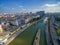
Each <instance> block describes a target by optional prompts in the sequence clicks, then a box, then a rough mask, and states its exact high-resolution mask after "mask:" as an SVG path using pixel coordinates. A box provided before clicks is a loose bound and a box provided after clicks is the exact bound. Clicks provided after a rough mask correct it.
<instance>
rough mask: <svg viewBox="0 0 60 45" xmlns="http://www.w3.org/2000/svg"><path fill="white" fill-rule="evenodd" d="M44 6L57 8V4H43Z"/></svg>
mask: <svg viewBox="0 0 60 45" xmlns="http://www.w3.org/2000/svg"><path fill="white" fill-rule="evenodd" d="M45 6H47V7H54V6H58V5H57V4H45Z"/></svg>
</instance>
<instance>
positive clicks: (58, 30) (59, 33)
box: [57, 28, 60, 36]
mask: <svg viewBox="0 0 60 45" xmlns="http://www.w3.org/2000/svg"><path fill="white" fill-rule="evenodd" d="M57 34H58V36H60V28H58V29H57Z"/></svg>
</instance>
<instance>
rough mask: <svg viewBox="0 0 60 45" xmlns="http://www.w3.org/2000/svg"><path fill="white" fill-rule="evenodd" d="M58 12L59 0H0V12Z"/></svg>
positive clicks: (59, 8) (59, 7) (59, 9)
mask: <svg viewBox="0 0 60 45" xmlns="http://www.w3.org/2000/svg"><path fill="white" fill-rule="evenodd" d="M41 10H44V11H46V12H59V11H60V0H0V13H21V12H30V11H32V12H36V11H41Z"/></svg>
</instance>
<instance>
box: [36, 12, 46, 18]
mask: <svg viewBox="0 0 60 45" xmlns="http://www.w3.org/2000/svg"><path fill="white" fill-rule="evenodd" d="M36 14H37V15H40V16H41V17H43V16H44V15H45V11H38V12H36Z"/></svg>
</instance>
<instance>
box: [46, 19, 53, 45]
mask: <svg viewBox="0 0 60 45" xmlns="http://www.w3.org/2000/svg"><path fill="white" fill-rule="evenodd" d="M45 28H46V30H45V33H46V42H47V45H53V42H52V38H51V35H50V20H49V19H47V22H46V26H45Z"/></svg>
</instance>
